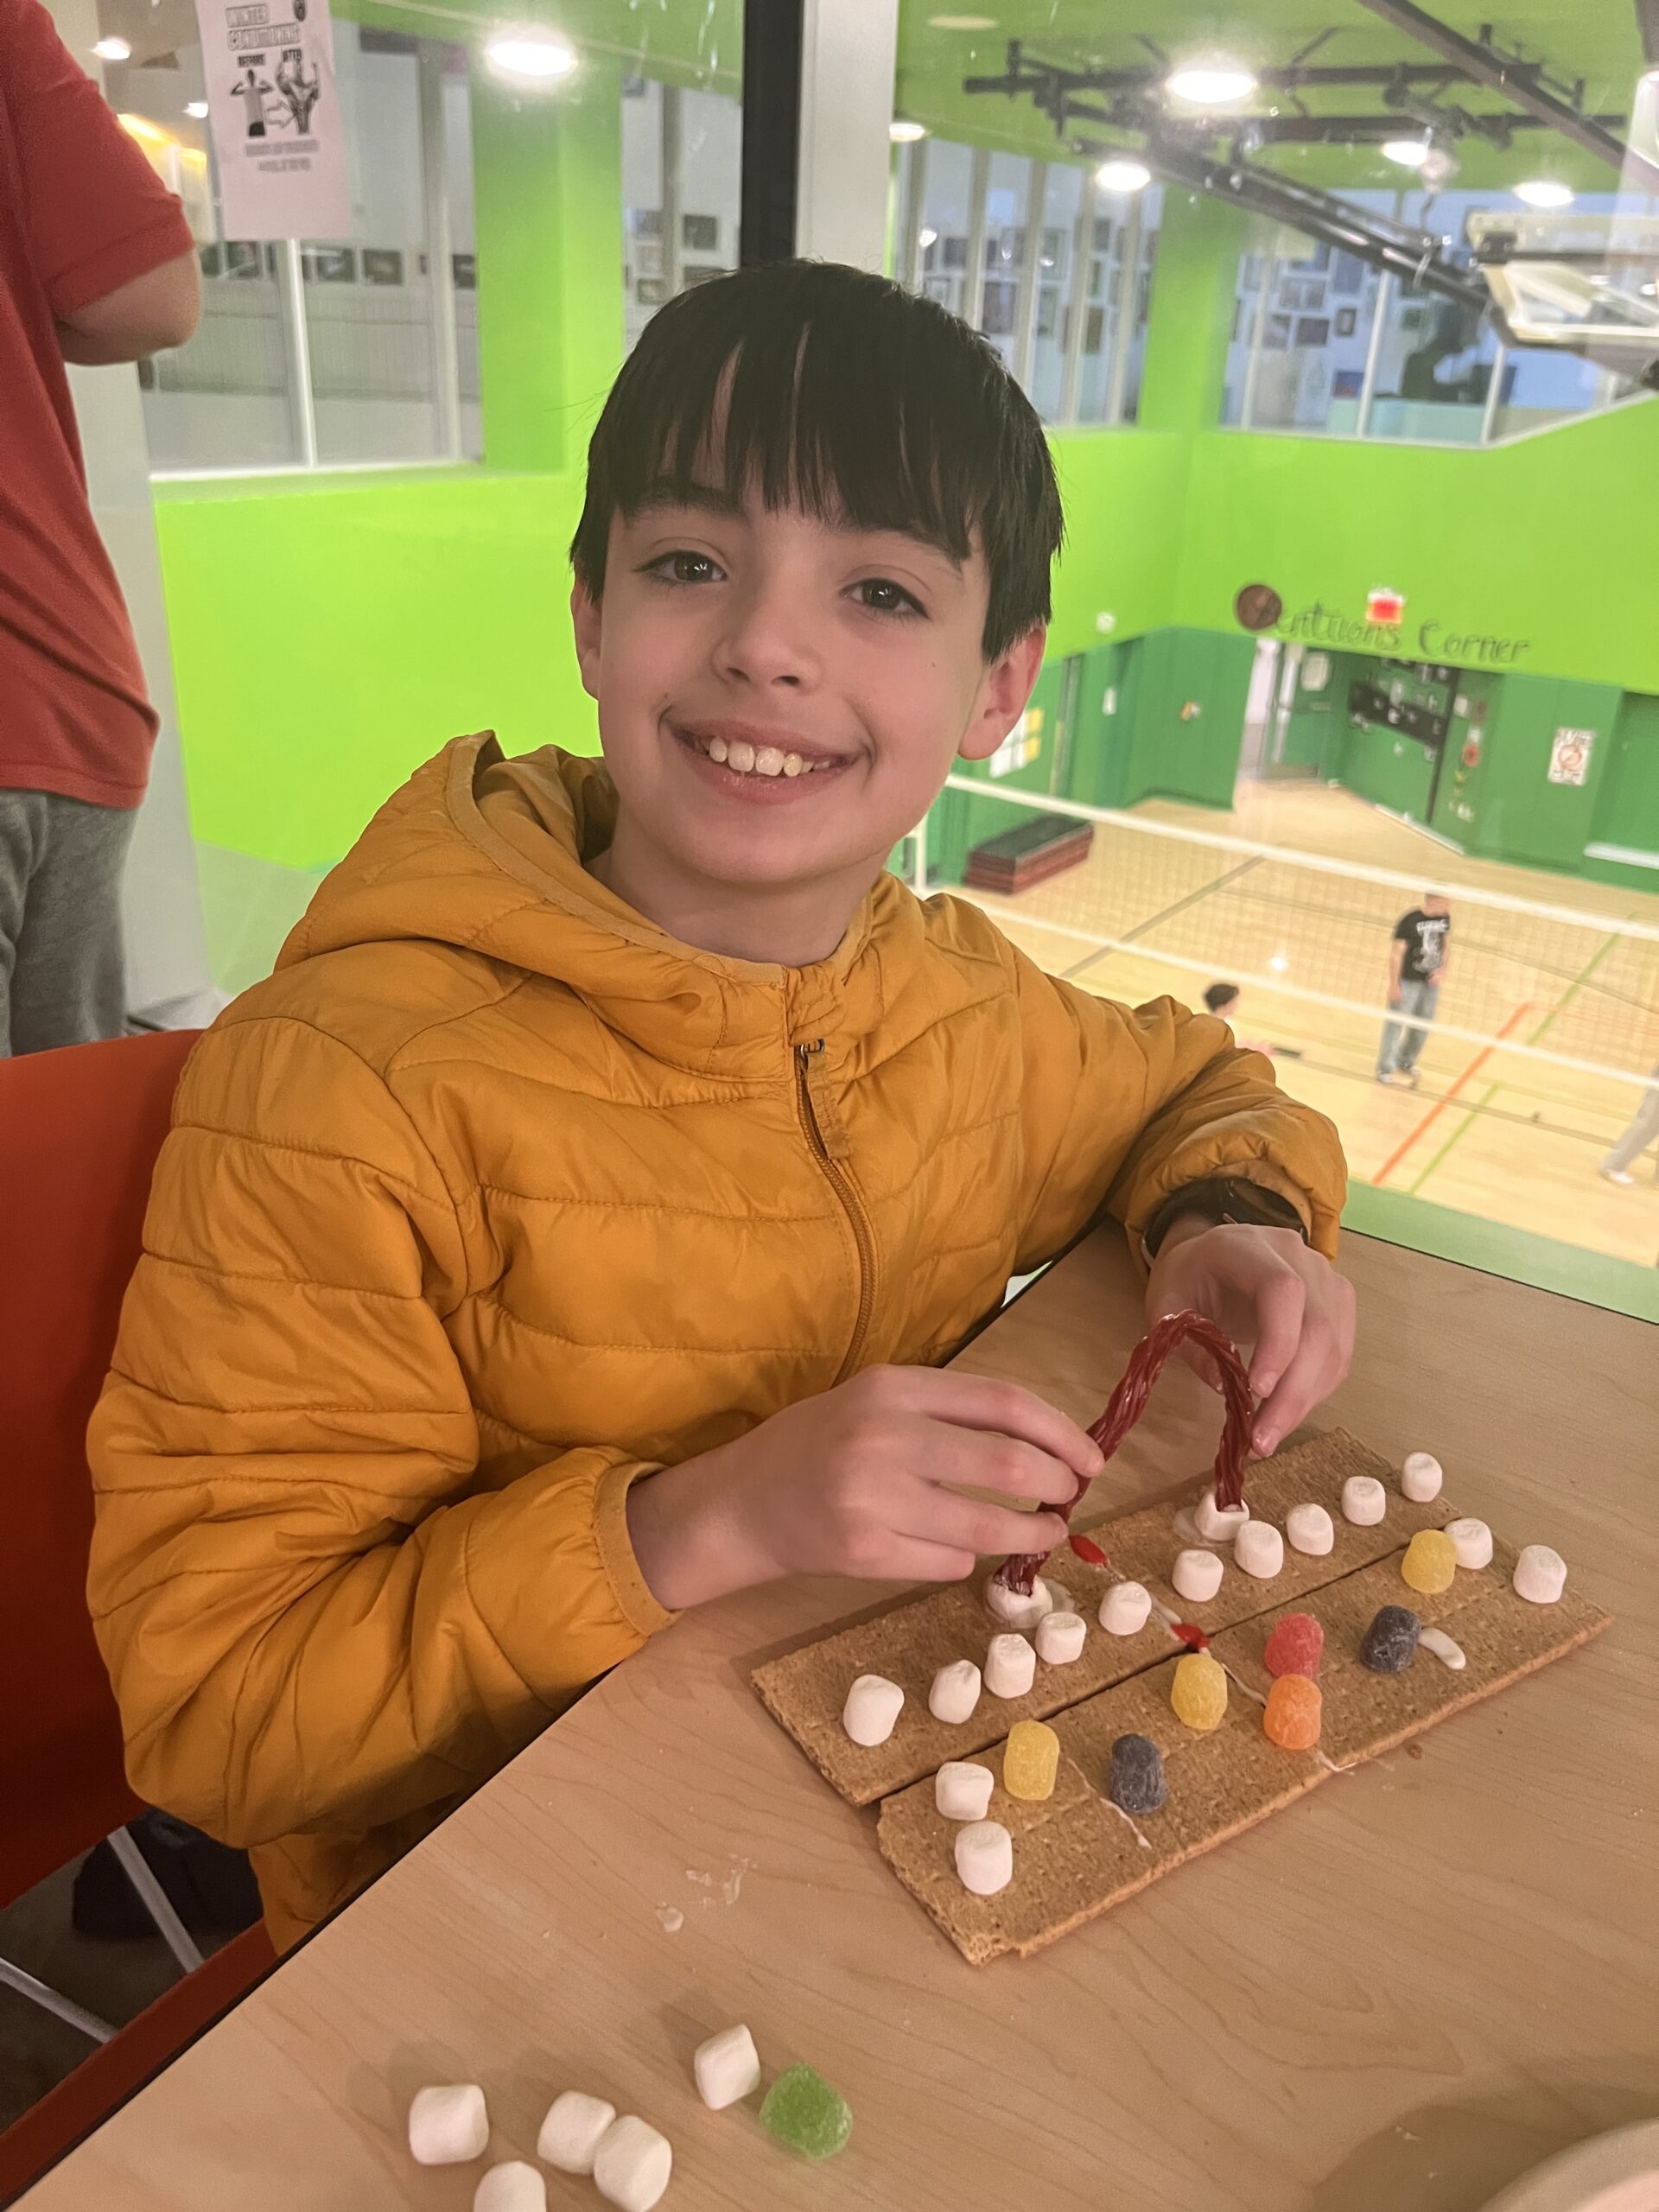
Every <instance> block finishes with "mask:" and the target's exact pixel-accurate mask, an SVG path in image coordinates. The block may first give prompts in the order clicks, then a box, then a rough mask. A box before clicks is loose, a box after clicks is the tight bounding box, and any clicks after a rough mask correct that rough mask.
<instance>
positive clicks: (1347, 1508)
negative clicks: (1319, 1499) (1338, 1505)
mask: <svg viewBox="0 0 1659 2212" xmlns="http://www.w3.org/2000/svg"><path fill="white" fill-rule="evenodd" d="M1388 1510H1389V1494H1388V1492H1387V1491H1385V1490H1384V1489H1383V1485H1382V1484H1381V1483H1380V1482H1378V1481H1377V1479H1376V1476H1375V1475H1350V1476H1349V1478H1348V1479H1347V1481H1346V1482H1345V1483H1344V1484H1343V1486H1342V1517H1343V1519H1344V1521H1351V1522H1353V1524H1354V1526H1355V1527H1356V1528H1357V1529H1371V1528H1375V1527H1376V1523H1377V1522H1379V1521H1381V1520H1382V1519H1383V1516H1384V1515H1385V1514H1386V1513H1387V1511H1388Z"/></svg>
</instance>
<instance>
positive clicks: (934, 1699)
mask: <svg viewBox="0 0 1659 2212" xmlns="http://www.w3.org/2000/svg"><path fill="white" fill-rule="evenodd" d="M979 1690H980V1676H979V1669H978V1668H977V1667H976V1666H975V1664H974V1662H973V1661H972V1660H971V1659H953V1660H952V1661H951V1662H950V1665H949V1666H948V1667H941V1668H940V1669H939V1671H938V1674H937V1675H934V1677H933V1687H932V1688H931V1690H929V1692H928V1694H927V1709H928V1711H929V1712H930V1713H931V1714H932V1716H933V1718H934V1719H936V1720H943V1721H944V1722H945V1723H946V1725H947V1726H950V1727H952V1728H957V1727H960V1726H961V1725H962V1723H963V1721H964V1720H971V1719H973V1717H974V1707H976V1705H977V1704H978V1703H979Z"/></svg>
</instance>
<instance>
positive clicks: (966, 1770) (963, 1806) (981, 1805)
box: [933, 1759, 996, 1821]
mask: <svg viewBox="0 0 1659 2212" xmlns="http://www.w3.org/2000/svg"><path fill="white" fill-rule="evenodd" d="M995 1781H996V1777H995V1775H994V1774H993V1773H992V1772H991V1770H990V1769H989V1767H988V1766H981V1765H980V1764H979V1762H978V1760H977V1759H947V1760H946V1761H945V1763H944V1765H943V1766H942V1767H941V1768H940V1769H939V1770H938V1773H937V1774H936V1775H935V1776H934V1777H933V1807H934V1810H935V1811H936V1812H937V1813H938V1814H939V1815H941V1817H942V1818H943V1819H944V1820H947V1821H982V1820H983V1819H984V1817H985V1815H986V1814H987V1813H988V1812H989V1810H990V1808H991V1790H992V1789H993V1787H994V1786H995Z"/></svg>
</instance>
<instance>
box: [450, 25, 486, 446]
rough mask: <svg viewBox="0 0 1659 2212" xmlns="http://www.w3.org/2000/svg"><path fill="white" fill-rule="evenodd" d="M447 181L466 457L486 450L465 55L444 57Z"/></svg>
mask: <svg viewBox="0 0 1659 2212" xmlns="http://www.w3.org/2000/svg"><path fill="white" fill-rule="evenodd" d="M443 148H444V162H443V175H444V186H445V190H446V193H447V195H448V203H449V275H450V284H451V290H452V294H453V297H454V315H455V367H456V373H457V383H458V389H459V399H460V405H461V457H462V459H463V460H466V461H479V460H481V459H482V457H483V453H484V417H483V411H482V410H481V408H480V404H479V383H478V217H477V212H476V207H475V202H474V192H473V101H472V85H471V80H470V78H469V75H468V73H467V57H466V55H465V54H463V53H461V52H460V51H459V50H456V51H454V52H452V53H450V54H448V55H447V56H446V57H445V66H444V73H443Z"/></svg>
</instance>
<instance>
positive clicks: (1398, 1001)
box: [1389, 985, 1405, 1014]
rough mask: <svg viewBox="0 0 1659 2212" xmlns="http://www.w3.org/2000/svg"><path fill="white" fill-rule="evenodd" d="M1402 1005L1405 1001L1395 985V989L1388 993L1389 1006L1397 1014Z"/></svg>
mask: <svg viewBox="0 0 1659 2212" xmlns="http://www.w3.org/2000/svg"><path fill="white" fill-rule="evenodd" d="M1404 1003H1405V1001H1404V997H1403V995H1402V992H1401V990H1400V988H1399V987H1398V985H1396V986H1395V988H1394V989H1393V990H1391V991H1390V992H1389V1006H1390V1007H1392V1008H1393V1009H1394V1011H1395V1013H1396V1014H1397V1013H1398V1012H1399V1010H1400V1008H1401V1007H1402V1005H1403V1004H1404Z"/></svg>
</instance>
